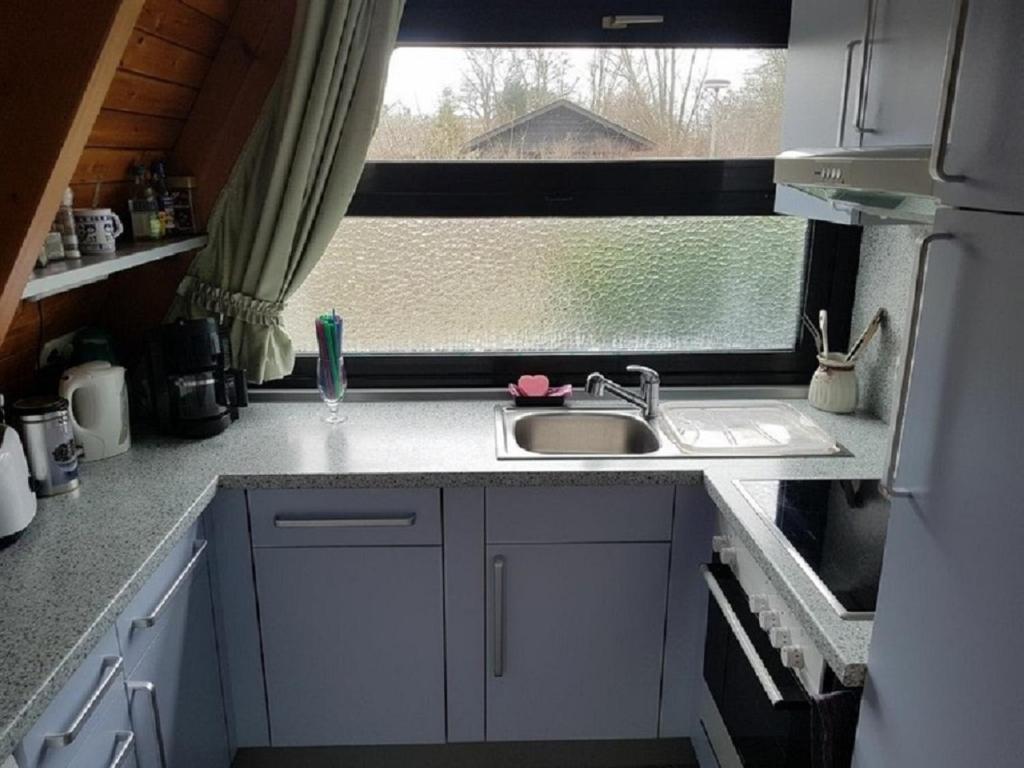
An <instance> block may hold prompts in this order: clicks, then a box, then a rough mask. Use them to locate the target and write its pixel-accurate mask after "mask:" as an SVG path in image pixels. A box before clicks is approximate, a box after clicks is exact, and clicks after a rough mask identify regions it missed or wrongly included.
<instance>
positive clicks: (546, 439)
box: [495, 406, 679, 459]
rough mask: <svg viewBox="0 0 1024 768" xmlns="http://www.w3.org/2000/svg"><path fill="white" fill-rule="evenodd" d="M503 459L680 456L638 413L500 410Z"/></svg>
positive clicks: (500, 455)
mask: <svg viewBox="0 0 1024 768" xmlns="http://www.w3.org/2000/svg"><path fill="white" fill-rule="evenodd" d="M495 425H496V437H497V445H498V458H500V459H512V458H535V459H536V458H643V457H648V458H664V457H666V456H679V450H678V449H677V448H676V447H675V446H674V445H673V444H672V443H671V442H670V441H669V440H668V439H666V438H665V437H664V436H663V435H662V433H661V431H660V430H659V429H658V427H657V425H654V424H650V423H649V422H647V421H646V420H645V419H644V418H643V417H642V416H641V415H640V413H639V412H638V411H633V410H626V409H608V408H602V409H597V408H560V409H557V410H556V409H548V408H536V409H524V408H508V407H501V406H499V407H498V408H497V409H495Z"/></svg>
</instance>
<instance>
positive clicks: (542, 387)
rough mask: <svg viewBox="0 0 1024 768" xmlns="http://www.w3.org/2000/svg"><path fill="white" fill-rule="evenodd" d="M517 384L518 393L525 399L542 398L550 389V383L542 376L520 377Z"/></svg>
mask: <svg viewBox="0 0 1024 768" xmlns="http://www.w3.org/2000/svg"><path fill="white" fill-rule="evenodd" d="M517 384H518V387H519V392H520V393H521V394H523V395H526V396H527V397H544V396H545V395H546V394H547V393H548V390H549V389H550V388H551V382H550V381H548V377H547V376H544V375H537V376H520V377H519V381H518V382H517Z"/></svg>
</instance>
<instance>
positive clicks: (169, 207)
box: [150, 160, 177, 235]
mask: <svg viewBox="0 0 1024 768" xmlns="http://www.w3.org/2000/svg"><path fill="white" fill-rule="evenodd" d="M150 172H151V173H152V177H153V187H154V188H155V190H156V199H157V205H158V206H159V212H160V225H161V231H162V233H163V234H164V235H173V234H176V230H177V224H176V223H175V220H174V195H173V194H171V191H170V190H169V189H168V188H167V169H166V167H165V166H164V161H163V160H155V161H154V162H153V165H152V166H150Z"/></svg>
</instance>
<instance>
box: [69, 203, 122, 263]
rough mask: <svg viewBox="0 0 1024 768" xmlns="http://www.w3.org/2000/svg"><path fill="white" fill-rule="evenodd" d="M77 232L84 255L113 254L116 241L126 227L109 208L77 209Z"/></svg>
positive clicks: (79, 247)
mask: <svg viewBox="0 0 1024 768" xmlns="http://www.w3.org/2000/svg"><path fill="white" fill-rule="evenodd" d="M75 232H76V233H77V234H78V249H79V250H80V251H81V252H82V253H113V252H114V251H115V250H116V245H115V243H114V240H115V238H117V237H118V236H119V235H120V234H121V233H122V232H124V226H122V224H121V219H120V217H119V216H118V215H117V214H116V213H114V212H113V211H112V210H110V209H109V208H76V209H75Z"/></svg>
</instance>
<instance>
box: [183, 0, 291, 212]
mask: <svg viewBox="0 0 1024 768" xmlns="http://www.w3.org/2000/svg"><path fill="white" fill-rule="evenodd" d="M295 10H296V0H241V2H240V3H239V4H238V7H237V9H236V11H235V15H234V17H233V18H232V22H231V26H230V27H229V29H228V32H227V35H226V36H225V38H224V42H223V44H222V45H221V47H220V50H219V51H218V52H217V57H216V59H214V63H213V66H212V67H211V69H210V72H209V74H208V75H207V79H206V82H205V83H204V84H203V88H202V90H201V92H200V94H199V97H198V98H197V99H196V103H195V105H194V106H193V108H192V112H191V114H190V115H189V118H188V120H187V121H186V123H185V126H184V128H183V129H182V132H181V135H180V136H179V138H178V143H177V144H176V145H175V147H174V152H173V154H172V166H173V168H174V169H175V170H176V171H178V172H188V173H191V174H192V175H194V176H195V177H196V182H197V185H198V190H197V194H196V198H197V208H198V209H199V215H200V220H201V221H204V222H205V221H208V220H209V214H210V211H211V209H212V208H213V204H214V202H215V201H216V198H217V195H218V194H219V193H220V190H221V189H223V187H224V185H225V184H226V183H227V180H228V177H229V176H230V174H231V169H232V168H233V167H234V165H235V161H236V160H237V159H238V155H239V154H240V153H241V151H242V146H243V145H244V143H245V140H246V139H247V138H248V137H249V134H250V133H251V132H252V129H253V126H254V125H255V124H256V120H257V118H258V117H259V115H260V112H261V111H262V108H263V103H264V102H265V101H266V97H267V94H268V93H269V92H270V89H271V87H272V86H273V84H274V81H275V79H276V78H277V74H278V72H279V71H280V69H281V64H282V62H283V61H284V57H285V54H286V53H287V51H288V44H289V42H290V40H291V27H292V23H293V21H294V19H295Z"/></svg>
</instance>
